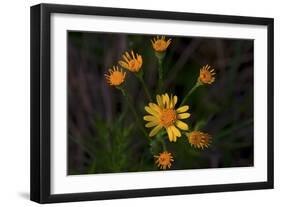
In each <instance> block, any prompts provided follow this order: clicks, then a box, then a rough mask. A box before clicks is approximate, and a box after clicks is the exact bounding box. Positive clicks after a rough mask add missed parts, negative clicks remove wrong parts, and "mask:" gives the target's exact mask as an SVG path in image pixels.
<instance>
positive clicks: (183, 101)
mask: <svg viewBox="0 0 281 207" xmlns="http://www.w3.org/2000/svg"><path fill="white" fill-rule="evenodd" d="M201 85H202V83H200V82H199V81H197V82H196V83H195V84H194V86H193V87H192V88H191V89H190V90H189V92H188V93H187V94H186V95H185V97H184V99H183V100H182V102H181V104H180V106H183V105H184V104H185V103H186V102H187V100H188V98H189V97H190V95H191V94H192V93H193V92H194V91H195V90H196V89H197V88H198V87H199V86H201Z"/></svg>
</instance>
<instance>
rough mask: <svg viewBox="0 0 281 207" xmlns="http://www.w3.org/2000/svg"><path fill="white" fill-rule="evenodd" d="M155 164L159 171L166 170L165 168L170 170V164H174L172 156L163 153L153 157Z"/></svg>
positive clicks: (165, 152)
mask: <svg viewBox="0 0 281 207" xmlns="http://www.w3.org/2000/svg"><path fill="white" fill-rule="evenodd" d="M154 158H155V159H156V160H155V164H156V165H157V167H159V168H160V169H163V170H166V168H167V167H168V168H170V167H171V165H172V162H174V159H173V156H172V155H171V153H169V152H167V151H164V152H162V153H159V155H154Z"/></svg>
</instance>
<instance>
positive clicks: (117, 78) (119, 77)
mask: <svg viewBox="0 0 281 207" xmlns="http://www.w3.org/2000/svg"><path fill="white" fill-rule="evenodd" d="M110 78H111V82H112V83H113V84H120V83H122V81H123V78H124V77H123V74H122V73H121V72H119V71H114V72H113V73H112V75H111V76H110Z"/></svg>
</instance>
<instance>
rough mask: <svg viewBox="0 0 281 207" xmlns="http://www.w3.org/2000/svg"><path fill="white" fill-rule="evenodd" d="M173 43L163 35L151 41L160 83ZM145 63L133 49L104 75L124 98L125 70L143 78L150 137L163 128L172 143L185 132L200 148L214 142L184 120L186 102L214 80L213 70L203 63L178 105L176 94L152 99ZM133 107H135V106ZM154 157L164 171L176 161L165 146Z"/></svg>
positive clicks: (190, 141) (146, 118)
mask: <svg viewBox="0 0 281 207" xmlns="http://www.w3.org/2000/svg"><path fill="white" fill-rule="evenodd" d="M171 42H172V40H171V39H168V40H166V38H165V37H164V36H162V37H159V36H157V37H155V38H153V39H152V40H151V43H152V48H153V50H154V52H155V56H156V58H157V59H158V62H159V64H160V65H159V69H160V70H159V71H158V72H159V74H158V76H159V80H160V82H161V79H162V77H163V75H162V74H161V73H162V71H161V68H162V65H161V64H162V60H163V58H164V57H165V54H166V50H167V48H168V47H169V45H170V44H171ZM142 63H143V59H142V56H141V55H140V54H138V53H135V52H134V51H130V52H125V53H124V54H123V55H122V59H121V60H120V61H118V64H119V66H117V65H116V66H113V67H112V69H109V70H108V74H105V77H106V79H107V82H108V84H109V85H111V86H114V87H116V88H117V89H119V90H121V91H122V93H123V95H124V96H125V97H128V96H127V94H126V91H125V88H124V87H123V83H124V81H125V79H126V72H124V70H123V69H126V70H128V71H130V72H132V73H133V74H134V75H135V76H136V77H137V78H138V79H139V80H140V82H141V84H142V86H143V88H144V91H145V93H146V96H147V98H148V99H149V101H150V102H149V103H148V105H147V106H145V107H144V109H145V111H146V112H147V113H148V115H145V116H144V117H143V119H144V120H145V121H147V123H146V124H145V127H146V128H152V130H151V131H150V132H149V134H148V136H149V137H155V136H157V135H159V134H160V132H161V131H162V130H163V129H164V130H165V132H166V133H164V136H166V137H167V139H168V140H169V141H170V142H176V141H177V139H178V138H179V137H181V136H182V135H184V136H185V137H186V138H187V141H188V142H189V143H190V145H191V146H193V147H195V148H198V149H205V148H208V146H209V145H210V143H211V136H210V135H209V134H208V133H204V132H202V131H189V126H188V124H187V123H186V122H185V121H184V120H186V119H188V118H189V117H190V116H191V114H190V113H188V110H189V106H188V105H186V103H185V102H186V101H187V100H188V97H189V96H190V94H191V93H192V92H193V91H194V90H195V89H196V88H197V87H199V86H201V85H204V84H212V83H213V82H214V81H215V77H214V76H215V72H214V69H212V68H211V67H210V66H209V65H205V66H203V67H202V68H201V69H200V70H199V75H198V79H197V82H196V84H195V85H194V87H193V88H192V89H191V90H190V92H189V93H188V94H187V95H186V96H185V97H184V99H183V100H182V102H181V103H180V104H179V107H176V105H177V104H178V103H179V99H178V97H177V96H176V95H173V94H170V95H169V94H167V93H164V94H158V95H156V100H155V102H153V100H152V98H151V96H150V92H149V90H148V87H147V86H146V83H145V81H144V79H143V70H141V68H142ZM128 101H129V100H128ZM131 109H132V110H135V109H134V108H133V107H132V108H131ZM133 113H134V114H137V113H136V112H135V111H133ZM136 118H137V117H136ZM138 121H139V120H138ZM138 123H139V122H138ZM161 134H163V133H161ZM154 158H155V164H156V165H157V166H158V167H159V168H160V169H164V170H165V169H168V168H170V167H171V166H172V162H174V158H173V155H172V153H171V152H168V151H167V150H166V149H164V150H163V152H160V153H159V154H158V155H154Z"/></svg>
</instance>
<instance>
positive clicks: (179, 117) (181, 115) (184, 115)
mask: <svg viewBox="0 0 281 207" xmlns="http://www.w3.org/2000/svg"><path fill="white" fill-rule="evenodd" d="M177 117H178V119H187V118H188V117H190V113H182V114H178V116H177Z"/></svg>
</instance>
